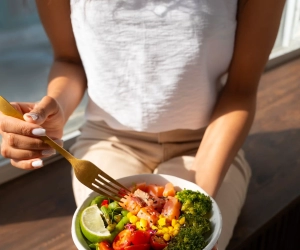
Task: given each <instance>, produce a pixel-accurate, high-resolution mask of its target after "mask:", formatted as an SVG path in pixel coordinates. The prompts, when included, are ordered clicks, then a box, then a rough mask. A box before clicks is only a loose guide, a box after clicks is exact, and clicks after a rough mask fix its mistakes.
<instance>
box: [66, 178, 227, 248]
mask: <svg viewBox="0 0 300 250" xmlns="http://www.w3.org/2000/svg"><path fill="white" fill-rule="evenodd" d="M150 176H151V177H150ZM157 177H159V178H160V179H159V181H156V182H162V181H166V182H171V183H172V184H173V185H174V186H175V188H176V189H177V190H182V189H185V187H178V186H176V180H177V181H180V182H184V183H185V184H188V185H189V186H191V187H192V188H190V187H189V188H186V189H189V190H194V191H197V190H198V191H200V192H201V193H204V194H205V195H208V194H207V193H206V192H205V191H204V190H203V189H202V188H201V187H199V186H198V185H197V184H195V183H193V182H191V181H188V180H185V179H182V178H180V177H177V176H173V175H166V174H137V175H130V176H127V177H123V178H119V179H117V181H119V182H121V183H122V184H123V183H124V182H125V183H126V182H128V180H130V179H131V178H139V179H145V181H146V180H149V179H153V178H154V179H155V178H156V179H157ZM170 179H171V180H172V181H169V180H170ZM157 180H158V179H157ZM141 182H143V181H141ZM146 182H147V181H146ZM133 183H134V182H132V181H131V184H133ZM149 183H151V181H150V182H149ZM152 183H153V182H152ZM184 186H185V185H184ZM98 195H99V194H98V193H96V192H91V193H90V195H89V196H87V197H86V199H85V200H84V201H83V202H82V203H81V204H80V205H79V206H78V207H77V208H76V210H75V212H74V214H73V217H72V222H71V236H72V239H73V242H74V244H75V246H76V247H77V248H78V250H87V249H90V248H89V247H88V244H87V243H86V241H85V239H84V237H83V235H82V233H81V230H80V225H79V215H80V213H81V211H83V209H85V208H86V207H87V206H88V204H89V203H90V202H91V200H92V199H93V198H94V197H96V196H98ZM208 196H209V195H208ZM210 198H211V200H212V210H213V216H212V217H214V216H215V218H216V221H215V223H214V230H213V232H212V233H211V235H210V237H209V238H211V239H210V240H209V242H208V244H207V245H206V247H205V248H204V249H203V250H211V249H212V248H213V247H214V246H215V245H216V243H217V241H218V239H219V237H220V234H221V231H222V226H223V219H222V214H221V211H220V208H219V206H218V204H217V202H216V201H215V199H213V198H212V197H210ZM210 221H211V218H210ZM211 222H212V221H211ZM212 223H213V222H212Z"/></svg>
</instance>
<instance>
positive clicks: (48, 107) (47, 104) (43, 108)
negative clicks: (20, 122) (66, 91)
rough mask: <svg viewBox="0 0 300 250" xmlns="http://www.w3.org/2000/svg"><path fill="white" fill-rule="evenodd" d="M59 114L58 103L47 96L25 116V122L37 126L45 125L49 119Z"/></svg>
mask: <svg viewBox="0 0 300 250" xmlns="http://www.w3.org/2000/svg"><path fill="white" fill-rule="evenodd" d="M58 112H59V107H58V104H57V102H56V101H55V100H54V99H53V98H51V97H49V96H45V97H44V98H43V99H42V100H41V101H40V102H38V103H36V104H35V105H34V107H33V109H31V110H30V111H29V112H27V113H25V114H24V116H23V117H24V120H25V121H28V122H32V123H35V124H39V125H41V124H43V123H44V122H45V121H46V120H47V118H48V117H50V116H53V115H55V114H56V113H58Z"/></svg>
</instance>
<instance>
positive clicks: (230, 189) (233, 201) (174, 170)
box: [71, 121, 251, 250]
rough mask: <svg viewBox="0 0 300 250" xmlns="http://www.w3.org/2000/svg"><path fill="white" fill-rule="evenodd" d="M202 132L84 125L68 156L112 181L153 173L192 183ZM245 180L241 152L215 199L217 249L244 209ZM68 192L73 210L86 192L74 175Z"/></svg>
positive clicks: (246, 169)
mask: <svg viewBox="0 0 300 250" xmlns="http://www.w3.org/2000/svg"><path fill="white" fill-rule="evenodd" d="M203 133H204V129H201V130H174V131H168V132H163V133H144V132H134V131H119V130H114V129H111V128H109V127H108V126H107V125H106V124H105V123H104V122H91V121H87V122H86V123H85V124H84V125H83V126H82V128H81V135H80V136H79V138H78V140H77V142H76V143H75V144H74V145H73V146H72V148H71V152H72V153H73V154H74V155H75V156H76V157H78V158H81V159H86V160H89V161H91V162H93V163H94V164H96V165H97V166H99V167H100V168H101V169H102V170H103V171H105V172H106V173H107V174H109V175H111V176H112V177H114V178H120V177H125V176H129V175H134V174H143V173H158V174H169V175H174V176H178V177H181V178H184V179H186V180H189V181H192V182H194V181H195V176H194V173H193V172H192V171H189V169H190V168H191V166H192V163H193V160H194V157H195V154H196V152H197V149H198V147H199V144H200V142H201V138H202V136H203ZM216 157H217V156H216ZM250 176H251V170H250V167H249V165H248V164H247V162H246V160H245V158H244V154H243V151H242V150H240V151H239V152H238V154H237V156H236V158H235V160H234V162H233V163H232V165H231V167H230V168H229V170H228V172H227V174H226V176H225V179H224V181H223V183H222V185H221V187H220V190H219V192H218V195H217V196H216V202H217V203H218V205H219V207H220V210H221V213H222V218H223V228H222V233H221V236H220V238H219V242H218V249H219V250H224V249H225V248H226V246H227V244H228V243H229V240H230V238H231V236H232V232H233V229H234V226H235V223H236V221H237V218H238V216H239V213H240V210H241V208H242V206H243V204H244V200H245V197H246V193H247V187H248V184H249V179H250ZM73 190H74V196H75V200H76V204H77V205H79V204H81V202H82V201H83V200H84V199H85V198H86V197H87V196H88V195H89V193H90V192H91V190H90V189H88V188H86V187H85V186H83V185H82V184H81V183H80V182H79V181H78V180H77V179H76V178H74V175H73Z"/></svg>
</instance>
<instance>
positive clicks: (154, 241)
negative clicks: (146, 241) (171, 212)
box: [150, 235, 168, 250]
mask: <svg viewBox="0 0 300 250" xmlns="http://www.w3.org/2000/svg"><path fill="white" fill-rule="evenodd" d="M150 245H151V247H152V248H153V249H154V250H162V249H164V248H165V247H166V246H167V245H168V243H167V242H165V241H164V239H163V238H161V237H158V236H156V235H152V236H151V238H150Z"/></svg>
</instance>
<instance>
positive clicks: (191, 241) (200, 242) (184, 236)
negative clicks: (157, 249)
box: [164, 227, 207, 250]
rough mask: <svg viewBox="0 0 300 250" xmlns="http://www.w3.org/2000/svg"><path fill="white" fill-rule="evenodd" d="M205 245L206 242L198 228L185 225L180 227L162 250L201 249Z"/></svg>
mask: <svg viewBox="0 0 300 250" xmlns="http://www.w3.org/2000/svg"><path fill="white" fill-rule="evenodd" d="M206 245H207V242H206V240H205V238H204V236H203V235H202V234H201V230H200V229H199V228H195V227H186V228H181V229H180V231H179V233H178V234H177V235H176V236H175V237H174V238H172V239H171V241H170V242H169V244H168V246H167V247H165V248H164V250H201V249H203V248H205V246H206Z"/></svg>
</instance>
